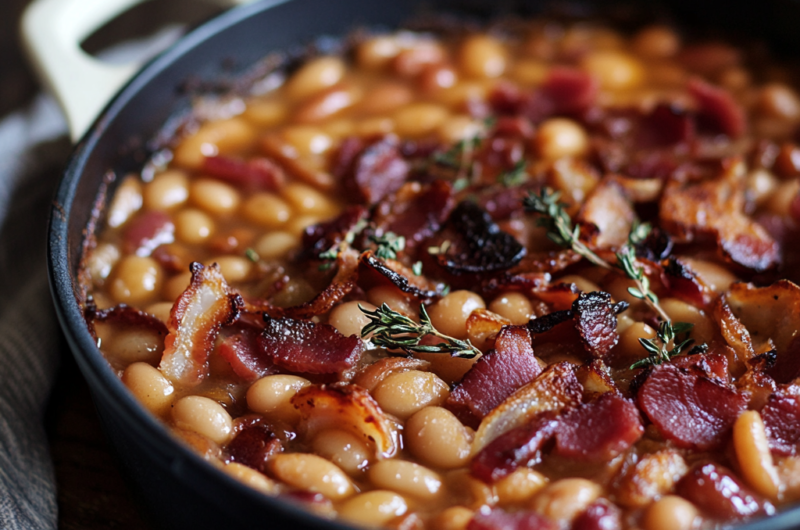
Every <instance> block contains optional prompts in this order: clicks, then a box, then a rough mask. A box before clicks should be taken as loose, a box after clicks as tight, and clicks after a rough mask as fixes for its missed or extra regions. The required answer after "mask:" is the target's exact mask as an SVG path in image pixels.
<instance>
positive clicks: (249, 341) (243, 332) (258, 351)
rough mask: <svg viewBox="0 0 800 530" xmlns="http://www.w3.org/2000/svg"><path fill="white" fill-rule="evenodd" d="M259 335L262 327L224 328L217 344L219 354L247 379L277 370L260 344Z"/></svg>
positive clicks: (256, 377) (253, 379) (235, 371)
mask: <svg viewBox="0 0 800 530" xmlns="http://www.w3.org/2000/svg"><path fill="white" fill-rule="evenodd" d="M259 335H261V328H257V327H255V326H239V325H237V326H233V327H232V328H228V329H223V330H222V333H221V336H222V340H221V341H220V343H219V344H218V345H217V354H219V355H220V357H222V358H223V359H225V360H226V361H228V364H230V365H231V368H232V369H233V372H234V373H235V374H236V375H238V376H239V377H241V378H242V379H244V380H245V381H255V380H256V379H259V378H261V377H263V376H265V375H267V374H270V373H273V372H274V371H275V369H274V364H273V362H272V359H271V358H270V357H269V356H267V355H266V354H265V353H264V350H263V349H262V348H261V347H260V346H259V344H258V337H259Z"/></svg>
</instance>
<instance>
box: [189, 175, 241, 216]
mask: <svg viewBox="0 0 800 530" xmlns="http://www.w3.org/2000/svg"><path fill="white" fill-rule="evenodd" d="M189 199H190V200H191V201H192V202H193V203H194V204H195V205H197V206H198V207H200V208H202V209H203V210H205V211H206V212H208V213H210V214H211V215H218V216H220V215H225V214H229V213H231V212H233V211H235V210H236V208H237V207H238V206H239V203H240V202H241V198H240V197H239V192H238V191H237V190H236V188H234V187H233V186H229V185H227V184H225V183H223V182H219V181H218V180H213V179H206V178H201V179H198V180H195V181H193V182H192V184H191V186H190V187H189Z"/></svg>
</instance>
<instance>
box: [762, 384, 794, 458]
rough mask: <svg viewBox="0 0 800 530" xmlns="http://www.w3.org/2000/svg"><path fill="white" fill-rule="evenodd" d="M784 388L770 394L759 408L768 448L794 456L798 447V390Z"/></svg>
mask: <svg viewBox="0 0 800 530" xmlns="http://www.w3.org/2000/svg"><path fill="white" fill-rule="evenodd" d="M790 388H792V390H793V391H788V390H784V391H782V392H776V393H774V394H772V395H771V396H770V397H769V399H768V400H767V404H766V405H765V406H764V408H763V409H762V410H761V417H762V419H763V420H764V429H765V430H766V433H767V441H768V442H769V448H770V450H771V451H772V452H773V453H775V454H778V455H782V456H794V455H796V454H797V452H798V450H799V449H800V392H798V390H800V389H798V387H796V386H795V387H790Z"/></svg>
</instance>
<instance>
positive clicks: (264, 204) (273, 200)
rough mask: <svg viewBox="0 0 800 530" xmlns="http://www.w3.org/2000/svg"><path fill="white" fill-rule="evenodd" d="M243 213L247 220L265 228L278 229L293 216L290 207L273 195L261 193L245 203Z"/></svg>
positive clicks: (252, 196)
mask: <svg viewBox="0 0 800 530" xmlns="http://www.w3.org/2000/svg"><path fill="white" fill-rule="evenodd" d="M242 213H243V214H244V216H245V218H246V219H247V220H248V221H250V222H252V223H255V224H258V225H260V226H263V227H264V228H278V227H280V226H281V225H283V224H285V223H286V222H287V221H288V220H289V218H290V217H291V215H292V210H291V208H290V207H289V205H288V204H287V203H286V201H284V200H283V199H281V198H280V197H278V196H277V195H275V194H273V193H268V192H261V193H255V194H253V195H251V196H250V197H249V198H248V199H246V200H245V201H244V208H243V211H242Z"/></svg>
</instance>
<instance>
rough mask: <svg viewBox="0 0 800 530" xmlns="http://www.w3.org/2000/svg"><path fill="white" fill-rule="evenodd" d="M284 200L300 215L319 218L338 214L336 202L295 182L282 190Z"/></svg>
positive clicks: (313, 189) (307, 186) (305, 185)
mask: <svg viewBox="0 0 800 530" xmlns="http://www.w3.org/2000/svg"><path fill="white" fill-rule="evenodd" d="M281 194H282V195H283V198H284V199H286V202H288V203H289V205H290V206H291V207H292V209H293V210H294V212H295V213H297V214H299V215H316V216H319V217H333V216H334V215H336V214H337V213H338V207H337V205H336V203H335V202H334V201H332V200H331V199H330V198H329V197H326V196H325V195H323V194H322V193H320V192H319V191H318V190H316V189H315V188H312V187H311V186H309V185H308V184H302V183H300V182H293V183H291V184H287V185H286V187H285V188H283V189H282V190H281Z"/></svg>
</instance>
